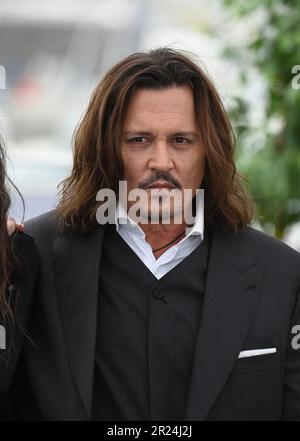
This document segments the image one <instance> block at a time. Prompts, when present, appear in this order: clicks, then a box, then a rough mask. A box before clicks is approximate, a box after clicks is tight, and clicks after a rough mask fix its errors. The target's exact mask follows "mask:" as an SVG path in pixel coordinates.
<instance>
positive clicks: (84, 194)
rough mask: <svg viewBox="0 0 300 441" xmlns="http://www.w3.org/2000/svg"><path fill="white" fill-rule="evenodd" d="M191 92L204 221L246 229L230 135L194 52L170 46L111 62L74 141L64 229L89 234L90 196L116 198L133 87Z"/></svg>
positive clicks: (64, 192) (64, 188)
mask: <svg viewBox="0 0 300 441" xmlns="http://www.w3.org/2000/svg"><path fill="white" fill-rule="evenodd" d="M185 85H188V86H189V87H191V89H192V92H193V96H194V106H195V112H196V115H197V119H198V124H199V128H200V132H201V138H202V145H203V147H204V149H205V158H206V159H205V170H204V178H203V182H202V186H201V188H204V190H205V193H204V199H205V202H204V204H205V207H204V208H205V211H204V215H205V224H206V225H207V226H211V227H213V228H217V229H219V230H233V231H239V230H242V229H244V228H245V227H246V226H247V225H249V224H250V221H251V219H252V218H253V214H254V204H253V202H252V200H251V198H250V196H249V195H248V193H247V191H246V188H245V185H244V181H245V180H244V179H243V178H242V177H241V176H240V175H239V173H238V172H237V170H236V167H235V161H234V153H235V135H234V132H233V129H232V126H231V124H230V121H229V118H228V116H227V113H226V111H225V109H224V107H223V104H222V102H221V99H220V97H219V95H218V93H217V91H216V88H215V87H214V85H213V83H212V81H211V80H210V79H209V78H208V76H207V74H206V73H205V72H204V70H203V69H202V68H201V67H200V66H199V65H198V64H197V63H196V62H195V61H193V58H192V55H191V54H189V53H186V52H183V51H178V50H174V49H171V48H168V47H166V48H159V49H153V50H150V51H149V52H138V53H134V54H132V55H130V56H128V57H127V58H125V59H123V60H122V61H120V62H119V63H117V64H115V65H114V66H113V67H112V68H111V69H110V70H109V71H108V72H107V73H106V75H105V76H104V77H103V79H102V80H101V81H100V83H99V84H98V86H97V87H96V88H95V90H94V92H93V94H92V97H91V99H90V102H89V105H88V108H87V110H86V112H85V114H84V116H83V118H82V120H81V122H80V124H79V125H78V127H77V129H76V131H75V133H74V137H73V153H74V163H73V169H72V172H71V175H70V176H69V177H68V178H67V179H65V180H64V181H62V182H61V184H60V191H59V194H60V201H59V203H58V206H57V208H58V211H59V213H60V225H61V228H62V230H63V231H65V232H70V233H78V232H79V233H84V232H87V231H88V230H90V229H93V228H94V227H95V226H96V224H97V222H96V211H97V208H98V206H99V205H97V204H99V202H96V194H97V192H98V191H99V190H100V189H103V188H110V189H112V190H114V191H115V192H116V193H117V191H118V182H119V180H122V178H123V170H124V166H123V160H122V155H121V149H120V145H121V136H122V130H123V123H124V119H125V116H126V112H127V109H128V105H129V101H130V97H131V96H132V94H133V93H134V91H135V90H137V89H148V90H149V89H152V90H162V89H166V88H170V87H173V86H185Z"/></svg>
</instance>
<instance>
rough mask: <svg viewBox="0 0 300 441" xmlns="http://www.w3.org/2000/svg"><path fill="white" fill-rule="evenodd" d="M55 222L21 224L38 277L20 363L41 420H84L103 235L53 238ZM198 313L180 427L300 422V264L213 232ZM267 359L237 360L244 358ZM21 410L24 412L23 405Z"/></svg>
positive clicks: (285, 253)
mask: <svg viewBox="0 0 300 441" xmlns="http://www.w3.org/2000/svg"><path fill="white" fill-rule="evenodd" d="M56 226H57V214H56V212H55V211H52V212H49V213H46V214H44V215H42V216H39V217H37V218H35V219H33V220H31V221H29V222H27V223H26V226H25V227H26V231H27V232H28V233H29V234H30V235H32V236H33V238H34V239H35V242H36V245H37V247H38V249H39V253H40V258H41V271H40V276H39V281H38V290H37V303H36V314H35V317H34V320H33V323H32V330H31V332H32V336H33V338H34V340H35V342H36V344H37V346H38V347H37V349H35V348H34V347H32V346H30V345H26V350H25V352H24V362H25V365H26V371H27V374H28V376H29V379H30V382H31V389H32V400H33V401H35V403H36V406H37V409H38V412H39V414H40V417H41V418H43V419H46V420H88V419H89V418H90V415H91V403H92V390H93V369H94V358H95V341H96V321H97V316H96V314H97V294H98V280H99V266H100V265H99V262H100V259H101V244H102V240H103V231H104V228H103V226H100V225H99V226H97V228H96V229H95V230H93V231H92V232H90V233H88V234H86V235H81V236H77V237H73V238H70V237H67V236H65V235H62V234H57V231H56ZM211 233H212V236H211V237H212V241H211V251H210V258H209V263H208V273H207V281H206V291H205V300H204V306H203V314H202V319H201V323H200V327H199V332H198V338H197V342H196V347H195V360H194V366H193V372H192V377H191V383H190V391H189V395H188V401H187V407H186V413H185V420H186V421H190V420H194V421H196V420H281V419H299V420H300V350H296V349H293V348H292V345H291V342H292V338H293V337H295V335H294V334H292V328H293V325H297V324H300V302H299V292H300V255H299V253H297V252H296V251H294V250H293V249H291V248H290V247H288V246H286V245H285V244H283V243H281V242H280V241H278V240H276V239H274V238H272V237H269V236H268V235H266V234H263V233H261V232H259V231H257V230H255V229H253V228H250V227H249V228H246V229H245V231H243V232H240V233H233V232H232V233H217V232H215V231H212V232H211ZM265 348H276V352H275V353H271V354H265V355H260V356H253V357H249V358H238V356H239V353H240V352H241V351H244V350H253V349H265ZM27 408H28V406H27Z"/></svg>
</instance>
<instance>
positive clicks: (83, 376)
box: [53, 226, 104, 419]
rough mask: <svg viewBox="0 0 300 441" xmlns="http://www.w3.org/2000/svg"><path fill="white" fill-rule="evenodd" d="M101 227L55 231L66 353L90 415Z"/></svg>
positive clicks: (58, 282)
mask: <svg viewBox="0 0 300 441" xmlns="http://www.w3.org/2000/svg"><path fill="white" fill-rule="evenodd" d="M103 233H104V227H103V226H97V228H96V229H95V230H93V231H92V232H89V233H88V234H86V235H80V236H75V237H72V238H71V237H68V236H66V235H59V236H58V237H57V239H56V241H55V242H54V249H53V252H54V254H53V255H54V268H55V274H56V284H57V293H58V299H59V304H60V310H61V314H62V324H63V330H64V335H65V341H66V347H67V353H68V357H69V361H70V365H71V368H72V372H73V375H74V380H75V384H76V385H77V388H78V391H79V394H80V396H81V399H82V402H83V404H84V407H85V410H86V412H87V419H89V418H90V413H91V405H92V388H93V372H94V360H95V344H96V327H97V298H98V284H99V266H100V259H101V249H102V242H103Z"/></svg>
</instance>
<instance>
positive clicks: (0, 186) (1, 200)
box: [0, 137, 24, 327]
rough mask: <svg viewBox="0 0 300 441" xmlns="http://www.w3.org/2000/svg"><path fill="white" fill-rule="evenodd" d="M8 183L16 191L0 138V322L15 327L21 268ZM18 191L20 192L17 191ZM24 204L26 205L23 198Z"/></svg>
mask: <svg viewBox="0 0 300 441" xmlns="http://www.w3.org/2000/svg"><path fill="white" fill-rule="evenodd" d="M7 181H9V182H10V183H11V185H12V186H13V187H14V188H15V189H16V187H15V186H14V185H13V183H12V182H11V181H10V180H9V178H8V176H7V175H6V155H5V150H4V144H3V140H2V139H1V137H0V321H1V323H2V324H3V323H5V324H8V323H9V324H10V325H11V326H12V327H14V323H15V319H16V317H15V312H16V306H17V301H16V297H17V296H18V293H19V287H18V285H17V277H16V276H17V274H18V271H19V270H20V268H19V261H18V258H17V256H16V254H15V251H14V249H13V241H12V240H11V238H10V237H9V235H8V231H7V216H8V211H9V208H10V205H11V200H10V196H9V193H8V190H7V187H6V184H7ZM16 191H18V190H17V189H16ZM18 193H19V192H18ZM19 194H20V193H19ZM22 202H23V204H24V201H23V198H22ZM12 287H13V291H14V292H13V295H14V299H11V298H10V288H12ZM12 300H13V301H12Z"/></svg>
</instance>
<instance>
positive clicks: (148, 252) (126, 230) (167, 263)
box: [115, 202, 204, 279]
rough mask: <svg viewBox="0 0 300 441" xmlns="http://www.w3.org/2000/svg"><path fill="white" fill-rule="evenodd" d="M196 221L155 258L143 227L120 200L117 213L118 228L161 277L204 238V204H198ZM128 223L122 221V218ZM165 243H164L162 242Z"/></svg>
mask: <svg viewBox="0 0 300 441" xmlns="http://www.w3.org/2000/svg"><path fill="white" fill-rule="evenodd" d="M197 207H198V208H197V212H196V216H195V222H194V224H193V226H192V228H190V229H189V232H188V234H186V235H185V237H183V239H182V240H181V241H180V242H178V243H176V244H175V245H173V246H171V247H170V248H168V249H167V251H165V252H164V253H163V254H162V255H161V256H160V257H159V258H158V259H156V258H155V256H154V254H153V251H152V248H151V245H150V244H149V243H148V242H147V241H146V239H145V233H144V231H143V230H142V228H141V227H140V226H139V225H138V224H137V223H136V222H135V221H134V220H133V219H131V218H130V217H129V216H128V214H127V212H126V210H125V209H124V207H123V205H122V204H120V202H118V204H117V207H116V213H115V224H116V230H117V232H118V233H119V234H120V236H121V237H122V238H123V239H124V240H125V242H126V243H127V244H128V245H129V246H130V248H131V249H132V250H133V251H134V252H135V254H136V255H137V256H138V257H139V258H140V259H141V261H142V262H143V263H144V264H145V265H146V266H147V268H148V269H149V270H150V271H151V272H152V274H153V275H154V276H155V277H156V278H157V279H160V278H161V277H163V276H164V275H165V274H166V273H167V272H168V271H170V270H171V269H172V268H174V267H175V266H176V265H178V264H179V263H180V262H181V261H182V260H183V259H184V258H185V257H187V256H188V255H189V254H191V252H192V251H194V250H195V249H196V248H197V247H198V245H200V243H201V242H202V240H203V234H204V216H203V207H202V204H200V205H199V206H197ZM121 218H122V219H124V220H126V222H127V223H120V222H119V220H120V219H121ZM162 245H163V244H162Z"/></svg>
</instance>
